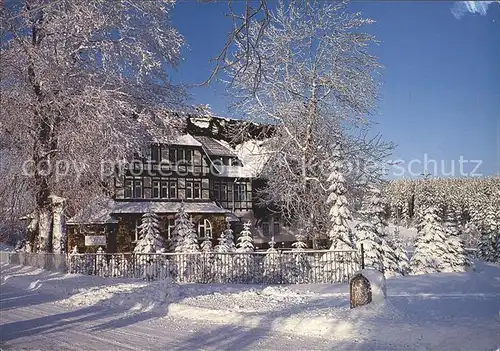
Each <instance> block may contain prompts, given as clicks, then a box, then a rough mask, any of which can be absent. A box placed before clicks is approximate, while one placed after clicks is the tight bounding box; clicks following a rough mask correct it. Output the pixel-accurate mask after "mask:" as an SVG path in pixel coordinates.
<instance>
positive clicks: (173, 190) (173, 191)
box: [168, 180, 177, 199]
mask: <svg viewBox="0 0 500 351" xmlns="http://www.w3.org/2000/svg"><path fill="white" fill-rule="evenodd" d="M168 195H169V198H170V199H177V181H176V180H171V181H170V182H169V192H168Z"/></svg>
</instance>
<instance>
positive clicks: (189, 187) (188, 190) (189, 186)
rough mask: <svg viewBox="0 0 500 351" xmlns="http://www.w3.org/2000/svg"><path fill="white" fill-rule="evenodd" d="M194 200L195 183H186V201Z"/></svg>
mask: <svg viewBox="0 0 500 351" xmlns="http://www.w3.org/2000/svg"><path fill="white" fill-rule="evenodd" d="M192 198H193V182H192V181H186V199H192Z"/></svg>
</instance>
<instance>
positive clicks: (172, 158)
mask: <svg viewBox="0 0 500 351" xmlns="http://www.w3.org/2000/svg"><path fill="white" fill-rule="evenodd" d="M176 156H177V154H176V150H175V149H174V148H169V149H168V160H169V161H170V163H171V164H172V165H175V164H176V163H177V158H176Z"/></svg>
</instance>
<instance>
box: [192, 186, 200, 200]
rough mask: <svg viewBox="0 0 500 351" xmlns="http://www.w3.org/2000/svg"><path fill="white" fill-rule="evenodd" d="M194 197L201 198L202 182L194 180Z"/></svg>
mask: <svg viewBox="0 0 500 351" xmlns="http://www.w3.org/2000/svg"><path fill="white" fill-rule="evenodd" d="M193 195H194V198H195V199H201V182H194V194H193Z"/></svg>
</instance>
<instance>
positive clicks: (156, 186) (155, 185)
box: [153, 180, 161, 199]
mask: <svg viewBox="0 0 500 351" xmlns="http://www.w3.org/2000/svg"><path fill="white" fill-rule="evenodd" d="M160 189H161V188H160V181H159V180H153V198H154V199H158V198H160V195H161V192H160Z"/></svg>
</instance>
